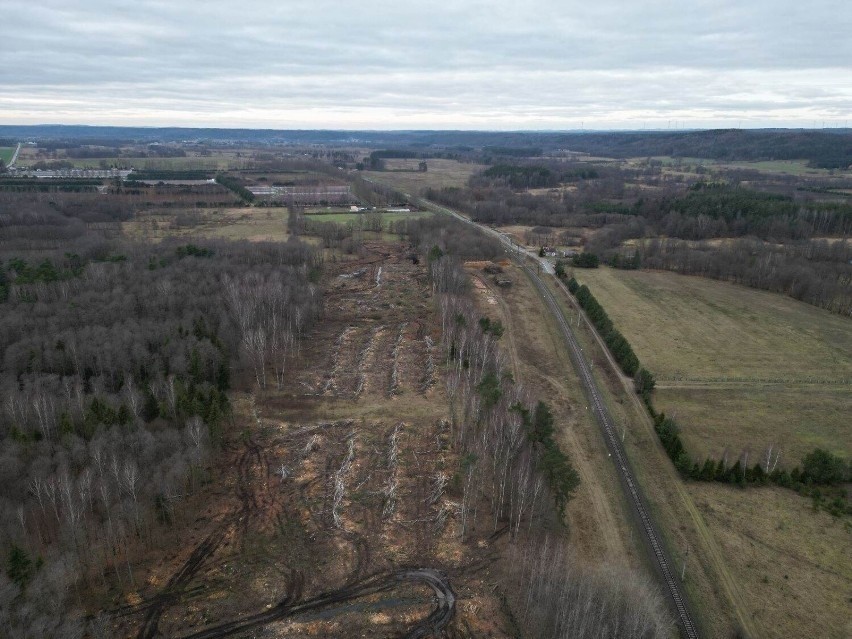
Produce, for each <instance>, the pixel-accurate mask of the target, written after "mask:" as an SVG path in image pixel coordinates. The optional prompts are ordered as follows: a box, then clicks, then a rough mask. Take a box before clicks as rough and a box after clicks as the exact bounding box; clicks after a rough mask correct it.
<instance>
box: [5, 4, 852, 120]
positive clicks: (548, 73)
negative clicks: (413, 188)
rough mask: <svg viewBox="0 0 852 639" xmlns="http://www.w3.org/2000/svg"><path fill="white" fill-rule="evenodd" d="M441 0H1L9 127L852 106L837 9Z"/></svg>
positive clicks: (796, 110)
mask: <svg viewBox="0 0 852 639" xmlns="http://www.w3.org/2000/svg"><path fill="white" fill-rule="evenodd" d="M443 4H446V6H445V7H444V6H440V4H439V3H436V2H434V1H433V2H422V1H416V2H406V3H402V2H384V1H381V2H361V3H350V2H330V1H327V0H318V1H313V2H303V1H301V0H299V1H288V2H277V3H272V2H257V1H246V2H239V3H236V2H220V1H215V2H206V3H194V2H193V3H190V2H135V3H129V2H107V1H106V0H92V1H91V2H88V3H86V4H79V5H78V4H77V3H71V2H56V1H52V0H45V1H44V2H40V3H38V4H36V3H30V2H21V1H20V0H6V1H5V2H4V11H3V14H4V17H5V18H6V19H4V20H3V21H2V24H0V43H2V44H0V46H2V59H3V63H2V66H1V67H0V121H2V122H9V123H12V122H25V121H26V122H33V121H40V122H43V121H48V120H49V121H67V122H86V123H98V122H104V123H107V122H110V123H124V124H170V123H172V122H178V123H180V122H187V121H194V122H196V123H197V124H199V125H203V124H211V125H218V126H254V125H257V126H268V125H273V124H274V123H275V122H279V121H280V122H282V125H283V123H284V122H286V123H288V124H289V125H298V124H299V122H298V118H300V117H302V118H307V119H308V120H309V121H307V122H306V126H335V127H337V126H344V127H345V126H350V122H351V123H353V125H354V123H361V124H360V125H361V126H371V127H393V126H405V127H411V126H412V125H413V126H418V122H420V124H419V126H423V127H433V126H436V125H441V124H442V123H450V122H452V123H456V125H457V126H462V127H472V126H477V127H490V126H493V127H495V128H505V127H511V126H512V122H520V123H521V124H523V125H524V126H533V127H543V128H549V127H559V126H571V125H572V124H575V123H578V122H581V121H584V120H592V121H598V122H601V123H609V124H610V125H612V126H628V125H630V124H635V123H636V122H638V121H639V120H642V119H646V118H663V119H665V118H667V117H680V118H684V119H686V118H691V119H692V120H693V121H695V122H696V123H697V122H698V121H699V120H706V122H707V124H708V125H709V124H710V123H711V122H719V123H722V122H728V121H731V120H733V119H742V118H748V119H751V120H753V121H755V122H763V123H766V124H781V123H790V124H793V123H795V122H799V123H800V124H801V123H803V122H801V120H803V119H807V120H810V119H811V118H814V117H815V118H818V119H819V118H824V117H827V118H843V117H847V118H848V116H849V114H850V112H852V66H850V65H852V62H850V61H852V39H850V38H848V35H847V34H848V32H849V31H850V28H852V15H850V14H852V12H850V11H849V10H848V9H846V8H845V5H844V4H843V3H840V2H833V1H823V2H810V3H799V2H793V1H791V0H783V1H779V2H772V1H767V0H762V1H761V0H752V1H751V2H744V1H740V2H731V1H724V2H709V1H707V0H700V1H698V2H694V3H690V4H689V5H688V6H685V5H684V3H680V2H677V3H676V2H669V1H656V2H642V3H638V2H637V3H633V2H616V1H614V0H602V1H599V2H594V3H579V2H556V1H553V0H550V1H544V2H534V3H533V2H523V1H518V2H498V1H497V0H494V1H492V2H453V3H443ZM323 113H324V114H325V118H324V116H323ZM817 114H819V115H817ZM346 118H350V120H348V121H347V120H346ZM418 118H420V120H418Z"/></svg>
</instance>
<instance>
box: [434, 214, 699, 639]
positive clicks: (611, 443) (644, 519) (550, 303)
mask: <svg viewBox="0 0 852 639" xmlns="http://www.w3.org/2000/svg"><path fill="white" fill-rule="evenodd" d="M421 204H423V205H424V206H425V207H426V208H430V209H432V210H437V211H439V212H441V213H445V214H449V215H451V216H453V217H455V218H456V219H458V220H460V221H462V222H465V223H466V224H471V225H473V226H476V227H477V228H479V229H480V230H482V231H484V232H485V233H487V234H489V235H491V236H493V237H495V238H496V239H498V240H499V241H500V242H501V243H502V244H503V246H505V247H506V251H507V252H508V253H509V254H510V255H512V257H513V259H514V260H515V261H516V262H517V263H518V264H519V265H520V266H521V267H522V268H523V269H524V271H525V272H526V273H527V275H529V277H530V279H531V280H532V282H533V284H534V285H535V287H536V289H537V290H538V293H539V295H540V296H541V298H542V300H544V302H545V304H546V305H547V307H548V308H549V309H550V312H551V313H552V314H553V317H554V318H555V319H556V321H557V324H558V325H559V329H560V332H561V333H562V336H563V338H564V339H565V343H566V344H567V345H568V351H569V355H570V356H571V362H572V363H573V364H574V368H575V370H576V371H577V374H578V375H579V377H580V379H581V380H582V382H583V386H584V388H585V391H586V395H587V397H588V398H589V402H590V403H591V406H592V412H593V413H594V415H595V419H596V421H597V422H598V425H599V426H600V427H601V430H602V431H603V435H604V440H605V442H606V445H607V448H608V449H609V452H610V454H611V456H612V459H613V461H614V462H615V468H616V471H618V475H619V479H620V481H621V484H622V486H623V487H624V489H625V492H626V493H627V496H628V500H629V501H630V504H631V505H632V506H633V510H634V512H635V515H636V519H637V522H638V523H639V528H640V532H641V533H642V536H643V537H644V538H645V542H646V543H647V546H648V549H649V551H650V553H651V556H652V560H653V562H654V564H655V566H656V568H657V569H658V571H659V574H660V577H661V579H662V581H663V584H664V586H665V589H666V594H667V596H668V598H669V600H670V601H671V602H672V605H673V606H674V610H675V612H676V613H677V619H678V625H679V626H680V630H681V634H682V635H683V636H684V637H687V639H698V629H697V627H696V625H695V622H694V621H693V619H692V615H691V613H690V611H689V607H688V605H687V601H686V597H685V596H684V594H683V591H682V589H681V587H680V584H679V583H678V581H677V578H676V576H675V574H674V572H673V570H672V563H673V562H672V561H671V560H670V558H669V556H668V553H667V552H666V550H665V547H664V546H663V543H662V537H661V535H660V533H659V532H658V530H657V528H656V526H655V525H654V521H653V519H652V517H651V513H650V511H649V509H648V506H647V503H646V500H645V497H644V496H643V495H642V490H641V488H640V486H639V484H638V482H637V481H636V479H635V475H634V472H633V468H632V466H631V465H630V460H629V459H628V458H627V454H626V452H625V450H624V445H623V444H622V443H621V440H620V439H619V437H618V433H617V431H616V429H615V426H614V425H613V421H612V417H611V416H610V414H609V411H608V410H607V408H606V405H605V404H604V401H603V397H602V396H601V392H600V389H599V388H598V386H597V383H596V382H595V379H594V377H592V371H591V366H589V363H588V361H586V357H585V355H584V354H583V351H582V349H581V348H580V345H579V343H578V342H577V338H576V337H575V336H574V332H573V331H572V330H571V325H570V324H569V323H568V321H567V320H566V319H565V315H564V314H563V313H562V309H561V308H559V304H558V303H557V302H556V298H555V297H554V296H553V293H551V291H550V289H548V288H547V286H546V285H545V284H544V282H543V281H542V279H541V277H540V276H539V274H538V272H536V269H533V268H531V267H530V265H529V263H528V260H525V259H524V257H526V258H529V259H533V260H536V261H537V264H538V266H539V268H540V269H542V270H544V271H545V272H546V273H550V272H552V265H550V263H549V262H546V261H544V260H539V259H538V258H535V257H533V256H530V255H528V254H526V253H520V254H519V251H518V247H516V246H515V245H514V244H513V243H512V241H511V239H509V238H508V237H507V236H506V235H503V234H502V233H500V232H499V231H496V230H495V229H492V228H489V227H487V226H483V225H481V224H477V223H476V222H474V221H472V220H470V219H468V218H466V217H464V216H462V215H459V214H458V213H457V212H455V211H453V210H452V209H447V208H444V207H442V206H438V205H435V204H432V203H431V202H428V201H425V200H424V201H421Z"/></svg>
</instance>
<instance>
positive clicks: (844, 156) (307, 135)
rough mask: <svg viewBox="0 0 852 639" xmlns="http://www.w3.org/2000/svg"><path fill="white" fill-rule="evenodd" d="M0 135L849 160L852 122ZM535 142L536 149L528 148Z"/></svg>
mask: <svg viewBox="0 0 852 639" xmlns="http://www.w3.org/2000/svg"><path fill="white" fill-rule="evenodd" d="M0 138H8V139H10V140H40V141H54V142H55V141H58V140H67V141H70V142H73V143H75V144H77V145H79V144H99V145H107V146H109V145H117V144H119V143H122V142H124V143H126V142H140V143H151V142H211V143H219V144H227V143H253V144H297V145H304V144H324V145H336V146H342V145H360V146H366V147H372V148H389V147H390V148H394V149H405V148H410V149H418V150H420V152H421V153H427V152H428V151H429V150H430V149H441V150H453V149H455V150H458V151H461V152H472V151H479V152H482V153H485V154H493V155H522V154H523V153H524V152H525V151H527V150H529V151H530V153H529V154H530V155H538V154H540V153H542V152H545V153H546V152H548V151H553V150H556V149H563V150H570V151H577V152H582V153H589V154H592V155H600V156H605V157H614V158H626V157H642V156H673V157H700V158H708V159H714V160H791V159H807V160H810V161H811V163H812V164H813V165H814V166H819V167H824V168H836V167H847V166H849V165H850V164H852V129H824V130H806V129H751V130H745V129H717V130H706V131H628V132H623V131H618V132H615V131H609V132H608V131H588V132H582V131H571V132H556V131H553V132H550V131H548V132H538V131H345V130H341V131H332V130H275V129H212V128H207V129H192V128H178V127H170V128H148V127H114V126H76V125H74V126H66V125H55V124H51V125H36V126H0ZM533 150H534V152H533Z"/></svg>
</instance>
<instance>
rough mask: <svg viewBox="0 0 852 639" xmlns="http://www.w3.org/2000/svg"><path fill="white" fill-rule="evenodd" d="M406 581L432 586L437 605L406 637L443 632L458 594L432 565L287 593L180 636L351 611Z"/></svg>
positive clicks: (196, 638)
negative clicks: (300, 594) (302, 595)
mask: <svg viewBox="0 0 852 639" xmlns="http://www.w3.org/2000/svg"><path fill="white" fill-rule="evenodd" d="M404 582H410V583H420V584H423V585H426V586H429V587H430V588H431V589H432V591H433V593H434V599H433V602H434V608H433V609H432V611H431V612H430V613H429V615H428V616H427V617H425V618H424V619H421V620H420V621H418V622H416V623H415V624H414V625H413V626H412V627H411V628H409V629H408V630H407V632H406V633H405V634H404V635H403V636H404V637H406V639H425V638H426V637H429V636H437V635H439V634H440V633H441V631H442V630H443V629H444V628H446V627H447V625H448V624H449V623H450V621H451V620H452V618H453V615H454V614H455V608H456V594H455V592H454V591H453V589H452V586H451V585H450V582H449V579H448V578H447V576H446V575H444V574H443V573H442V572H440V571H438V570H435V569H432V568H415V569H406V570H399V571H396V572H390V573H384V574H379V575H374V576H372V577H368V578H366V579H364V580H363V581H361V582H360V583H357V584H352V585H349V586H344V587H343V588H339V589H337V590H332V591H328V592H324V593H321V594H319V595H317V596H316V597H312V598H311V599H307V600H305V601H302V602H300V603H296V602H295V601H294V600H293V599H292V598H291V597H290V596H287V597H285V598H284V599H282V600H281V601H279V602H278V603H277V604H276V605H275V606H273V607H272V608H270V609H268V610H264V611H263V612H258V613H255V614H250V615H247V616H245V617H242V618H240V619H235V620H233V621H228V622H225V623H222V624H218V625H216V626H212V627H210V628H206V629H204V630H200V631H198V632H194V633H191V634H188V635H183V636H181V637H180V639H219V638H221V637H229V636H231V635H234V634H236V633H238V632H243V631H246V630H251V629H253V628H259V627H262V626H266V625H269V624H271V623H275V622H277V621H284V620H287V619H292V620H296V619H298V617H299V616H301V615H305V614H307V613H311V612H319V611H322V612H324V613H326V614H329V613H331V614H343V613H345V612H347V611H348V610H349V607H348V606H346V605H341V604H348V603H349V602H353V601H355V600H356V599H360V598H363V597H367V596H370V595H374V594H378V593H382V592H388V591H390V590H392V589H393V588H395V587H396V586H399V585H400V584H402V583H404ZM389 605H390V604H388V606H389ZM371 608H381V600H379V601H377V602H374V603H372V604H371Z"/></svg>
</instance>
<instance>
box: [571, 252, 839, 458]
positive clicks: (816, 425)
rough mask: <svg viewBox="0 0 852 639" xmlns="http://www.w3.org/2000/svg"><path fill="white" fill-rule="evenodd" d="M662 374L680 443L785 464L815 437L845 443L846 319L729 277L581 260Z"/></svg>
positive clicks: (659, 400) (661, 402) (665, 406)
mask: <svg viewBox="0 0 852 639" xmlns="http://www.w3.org/2000/svg"><path fill="white" fill-rule="evenodd" d="M575 275H576V277H577V279H578V281H580V282H581V283H584V284H587V285H588V286H589V287H590V289H591V290H592V293H594V295H595V297H597V299H598V300H599V301H600V303H601V304H602V305H603V306H604V308H605V309H606V311H607V313H609V315H610V317H611V318H612V320H613V322H614V323H615V325H616V327H617V328H618V329H619V330H620V331H621V332H622V333H624V335H625V336H626V337H627V339H628V340H629V341H630V343H631V344H632V346H633V348H634V350H635V351H636V354H637V355H638V357H639V359H640V361H641V362H642V364H643V365H644V366H645V367H646V368H648V369H649V370H650V371H651V372H653V373H654V374H655V375H656V376H657V379H658V386H659V388H658V390H657V393H656V399H655V403H656V405H657V408H658V409H660V410H664V411H666V412H667V413H669V414H674V415H675V416H676V418H677V421H678V422H679V423H680V424H681V426H682V428H683V435H684V440H685V443H686V445H687V448H688V449H689V450H690V451H691V452H693V454H695V455H697V456H699V457H701V456H704V455H711V456H714V457H717V456H718V455H719V454H721V453H722V452H723V451H724V450H725V449H728V451H729V454H730V455H733V456H736V455H739V453H740V452H741V451H743V450H750V451H752V454H753V455H759V454H760V453H761V452H762V451H763V450H764V449H765V447H766V446H767V445H769V444H773V443H774V444H776V445H777V446H781V447H782V454H783V455H784V458H785V459H786V462H787V463H788V464H790V465H793V464H796V463H798V462H799V460H800V459H801V457H802V455H803V454H804V453H806V452H808V451H810V450H813V448H814V447H815V446H823V447H826V448H828V449H830V450H833V451H835V452H838V453H842V454H847V455H848V454H850V453H852V426H850V420H849V417H848V416H849V415H850V414H852V322H850V320H849V319H848V318H844V317H841V316H838V315H834V314H832V313H829V312H828V311H824V310H822V309H819V308H816V307H813V306H810V305H807V304H804V303H802V302H797V301H795V300H792V299H790V298H787V297H784V296H781V295H777V294H773V293H767V292H764V291H758V290H754V289H749V288H745V287H741V286H737V285H734V284H728V283H726V282H718V281H714V280H708V279H703V278H699V277H691V276H684V275H678V274H675V273H664V272H646V271H615V270H612V269H608V268H601V269H596V270H582V269H577V270H576V271H575Z"/></svg>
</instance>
